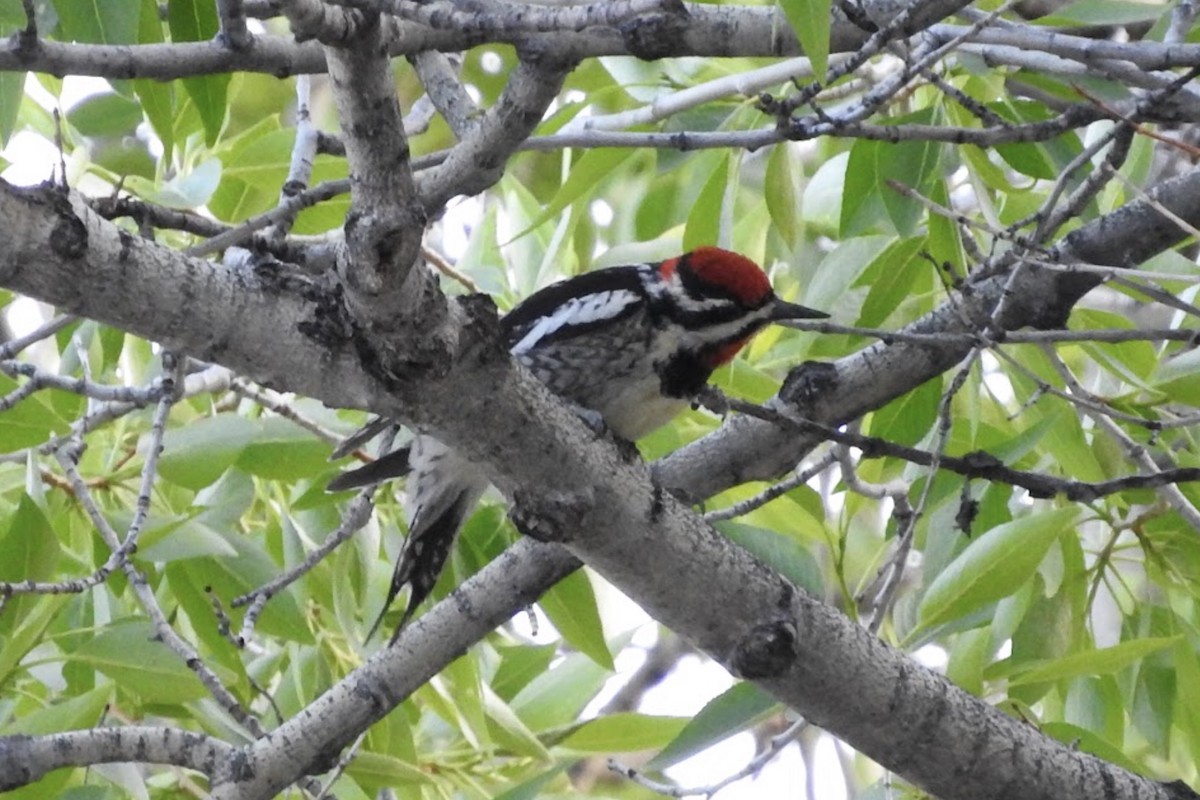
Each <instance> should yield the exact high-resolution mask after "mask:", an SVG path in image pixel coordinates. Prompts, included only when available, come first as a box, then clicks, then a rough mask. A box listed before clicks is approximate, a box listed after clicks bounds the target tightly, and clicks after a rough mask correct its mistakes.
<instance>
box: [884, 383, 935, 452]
mask: <svg viewBox="0 0 1200 800" xmlns="http://www.w3.org/2000/svg"><path fill="white" fill-rule="evenodd" d="M941 397H942V382H941V380H940V379H939V380H929V381H925V382H924V383H922V384H921V385H920V386H918V387H917V388H916V389H913V390H912V391H911V392H908V393H907V394H904V395H901V396H900V397H897V398H896V399H895V400H893V401H892V402H890V403H888V404H887V405H886V406H884V407H883V408H881V409H879V410H878V411H876V412H874V413H873V414H871V424H870V427H869V428H868V433H869V434H870V435H871V436H875V437H877V438H881V439H888V440H890V441H894V442H898V443H899V444H903V445H908V446H912V445H915V444H916V443H917V442H919V441H921V439H923V438H924V437H925V434H927V433H928V432H929V429H930V428H931V427H933V423H934V422H935V421H936V420H937V414H938V404H939V403H940V401H941Z"/></svg>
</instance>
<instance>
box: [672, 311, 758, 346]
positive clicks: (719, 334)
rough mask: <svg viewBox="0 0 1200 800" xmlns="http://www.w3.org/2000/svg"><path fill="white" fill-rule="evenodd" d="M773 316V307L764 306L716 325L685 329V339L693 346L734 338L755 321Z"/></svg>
mask: <svg viewBox="0 0 1200 800" xmlns="http://www.w3.org/2000/svg"><path fill="white" fill-rule="evenodd" d="M770 318H771V307H770V306H769V305H768V306H764V307H762V308H760V309H758V310H757V311H750V312H747V313H746V314H745V315H744V316H741V317H738V318H737V319H734V320H729V321H728V322H722V323H719V324H716V325H707V326H705V327H704V328H699V329H697V330H694V331H685V333H684V339H685V341H687V342H690V343H691V344H693V346H702V345H705V344H709V343H711V342H723V341H726V340H729V339H733V338H734V337H736V336H737V335H738V334H740V333H742V332H743V331H745V330H746V329H747V328H749V327H753V325H754V323H755V322H765V321H766V320H768V319H770Z"/></svg>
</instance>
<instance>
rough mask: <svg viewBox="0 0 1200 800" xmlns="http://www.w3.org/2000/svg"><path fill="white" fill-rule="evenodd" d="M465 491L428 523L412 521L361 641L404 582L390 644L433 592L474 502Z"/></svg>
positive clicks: (370, 635)
mask: <svg viewBox="0 0 1200 800" xmlns="http://www.w3.org/2000/svg"><path fill="white" fill-rule="evenodd" d="M381 460H382V459H381ZM467 494H468V493H467V492H466V491H464V492H462V493H461V494H460V495H459V496H458V497H457V498H456V499H455V501H454V502H453V503H451V504H450V505H449V506H448V507H447V508H446V510H445V511H444V512H442V514H441V515H439V516H438V517H435V518H433V519H431V520H430V521H429V522H428V523H426V522H425V520H423V519H422V518H421V517H420V516H419V515H418V517H417V518H416V519H414V520H413V522H412V526H411V528H410V532H409V535H408V539H406V540H405V542H404V549H403V550H401V551H400V557H399V558H398V559H397V560H396V569H395V571H393V572H392V585H391V586H389V587H388V595H387V600H385V601H384V604H383V609H382V610H381V611H380V612H379V616H378V617H377V618H376V619H375V623H374V624H373V625H372V626H371V630H370V631H369V632H368V633H367V637H366V639H365V640H364V641H370V639H371V637H372V636H374V635H375V631H377V630H378V629H379V626H380V624H382V622H383V618H384V615H386V614H387V612H388V610H389V609H390V608H391V606H392V602H393V601H395V599H396V596H397V595H398V594H400V590H401V589H403V588H404V587H405V585H407V586H409V595H408V607H407V608H405V610H404V616H402V617H401V618H400V622H399V624H397V625H396V630H395V632H393V633H392V638H391V639H389V640H388V644H389V645H391V644H393V643H395V641H396V638H397V637H398V636H399V635H400V631H402V630H403V629H404V626H405V625H407V624H408V622H409V620H411V619H412V616H413V614H414V613H416V610H417V607H418V606H420V605H421V603H422V602H424V600H425V598H427V597H428V596H429V593H430V592H432V591H433V587H434V585H435V584H437V579H438V576H439V575H441V574H442V568H443V567H444V566H445V565H446V560H447V559H448V558H449V557H450V548H451V547H453V546H454V539H455V537H456V536H457V535H458V531H459V528H461V527H462V524H463V519H464V518H465V517H466V515H467V512H469V511H470V506H471V505H473V504H474V499H473V498H468V497H467ZM468 501H470V502H468Z"/></svg>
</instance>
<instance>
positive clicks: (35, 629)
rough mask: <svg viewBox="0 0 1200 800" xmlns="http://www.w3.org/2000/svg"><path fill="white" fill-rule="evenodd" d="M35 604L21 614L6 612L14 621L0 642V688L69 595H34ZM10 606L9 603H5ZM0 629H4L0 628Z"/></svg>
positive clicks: (38, 638)
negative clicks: (10, 629)
mask: <svg viewBox="0 0 1200 800" xmlns="http://www.w3.org/2000/svg"><path fill="white" fill-rule="evenodd" d="M34 597H35V598H36V602H35V603H31V604H29V605H28V606H26V607H25V608H24V610H23V613H22V615H21V616H19V617H18V616H17V615H16V614H15V613H10V614H8V615H7V616H8V617H9V618H10V619H12V620H15V627H14V629H13V630H12V631H11V632H9V633H6V634H5V636H4V637H3V638H0V642H3V644H4V646H3V647H0V687H3V686H4V685H5V684H6V683H7V682H8V680H9V678H10V676H12V675H13V673H14V672H16V671H17V669H18V668H19V667H20V664H21V662H22V660H24V658H25V656H26V655H27V654H28V653H29V651H30V650H32V649H33V648H34V647H36V646H37V645H38V644H40V643H41V641H42V636H43V635H44V634H45V633H46V629H47V628H49V627H50V623H51V622H53V621H54V618H55V617H56V616H58V612H59V611H60V610H62V607H63V606H65V605H66V604H67V603H68V602H69V601H70V600H71V599H72V598H71V597H69V596H67V595H63V594H50V595H35V596H34ZM9 607H10V608H11V607H12V603H11V602H10V603H9ZM10 624H11V623H10ZM0 630H4V628H3V627H0Z"/></svg>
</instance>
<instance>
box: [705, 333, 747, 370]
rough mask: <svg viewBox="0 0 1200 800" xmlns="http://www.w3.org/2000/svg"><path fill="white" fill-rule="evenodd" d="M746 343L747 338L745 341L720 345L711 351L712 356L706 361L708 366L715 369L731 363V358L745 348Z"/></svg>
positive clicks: (739, 340) (740, 340)
mask: <svg viewBox="0 0 1200 800" xmlns="http://www.w3.org/2000/svg"><path fill="white" fill-rule="evenodd" d="M748 341H750V337H749V336H747V337H746V338H745V339H738V340H737V341H736V342H728V343H726V344H723V345H721V346H720V347H718V348H717V349H716V350H714V351H713V354H712V356H711V357H710V358H709V359H708V363H709V366H711V367H712V368H713V369H716V368H717V367H720V366H724V365H725V364H728V363H729V362H730V361H733V357H734V356H736V355H737V354H738V351H739V350H741V349H742V348H743V347H745V346H746V342H748Z"/></svg>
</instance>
